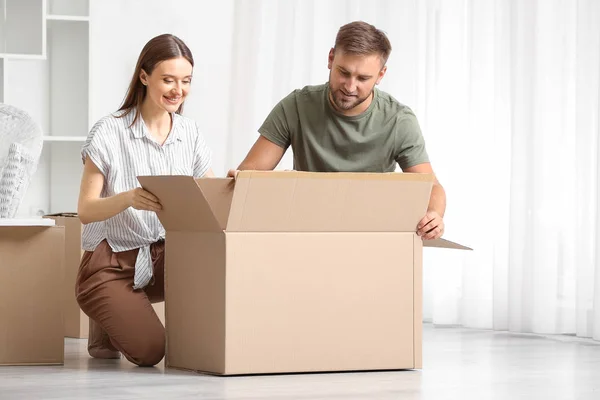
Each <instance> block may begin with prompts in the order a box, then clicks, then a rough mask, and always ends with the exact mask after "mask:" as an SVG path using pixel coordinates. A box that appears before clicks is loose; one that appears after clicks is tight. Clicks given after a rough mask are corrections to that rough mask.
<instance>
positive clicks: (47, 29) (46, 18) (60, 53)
mask: <svg viewBox="0 0 600 400" xmlns="http://www.w3.org/2000/svg"><path fill="white" fill-rule="evenodd" d="M89 8H90V7H89V0H0V15H2V14H3V11H4V10H5V12H4V14H3V15H2V17H0V78H1V79H0V101H2V102H5V103H7V104H11V105H14V106H16V107H19V108H21V109H23V110H25V111H27V112H28V113H29V114H31V115H32V117H33V118H34V119H36V121H38V123H39V125H40V126H41V128H42V131H43V132H44V137H43V140H44V147H43V151H42V156H41V159H40V163H39V166H38V170H37V172H36V174H35V176H34V178H33V181H32V182H31V184H30V186H29V189H28V191H27V194H26V196H25V199H24V201H23V204H22V205H21V208H20V209H19V212H18V217H21V218H25V217H31V216H36V215H40V214H47V213H55V212H73V211H76V210H77V198H78V195H79V184H80V181H81V173H82V171H83V164H82V161H81V156H80V151H81V146H82V145H83V143H84V142H85V139H86V135H87V133H88V131H89V128H90V124H89V114H90V113H89V42H90V41H89V21H90V15H89ZM17 39H19V40H17Z"/></svg>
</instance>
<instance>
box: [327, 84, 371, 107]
mask: <svg viewBox="0 0 600 400" xmlns="http://www.w3.org/2000/svg"><path fill="white" fill-rule="evenodd" d="M371 94H373V89H371V91H370V92H369V94H368V95H366V96H365V97H363V98H360V97H354V98H350V99H348V98H347V97H345V96H344V94H343V92H342V90H341V89H338V90H336V91H335V92H332V93H331V97H332V98H333V102H334V104H335V106H336V107H337V108H338V109H340V110H344V111H348V110H351V109H353V108H354V107H356V106H359V105H360V104H362V103H363V102H365V101H366V100H367V99H368V98H369V97H371Z"/></svg>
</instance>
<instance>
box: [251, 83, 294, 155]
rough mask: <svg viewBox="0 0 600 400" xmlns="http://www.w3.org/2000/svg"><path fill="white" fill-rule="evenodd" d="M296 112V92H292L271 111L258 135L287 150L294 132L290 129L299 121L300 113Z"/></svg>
mask: <svg viewBox="0 0 600 400" xmlns="http://www.w3.org/2000/svg"><path fill="white" fill-rule="evenodd" d="M296 110H297V109H296V97H295V92H292V93H290V94H289V95H287V96H286V97H284V98H283V99H282V100H281V101H280V102H279V103H277V105H276V106H275V107H274V108H273V109H272V110H271V112H270V113H269V115H268V116H267V118H266V119H265V121H264V122H263V124H262V125H261V127H260V128H259V129H258V133H260V134H261V135H262V136H263V137H264V138H265V139H267V140H269V141H270V142H273V143H275V144H276V145H278V146H279V147H281V148H283V149H284V150H287V148H288V147H289V146H290V143H291V135H292V132H291V130H290V127H291V126H293V125H295V122H294V119H295V120H296V121H297V120H298V112H297V111H296Z"/></svg>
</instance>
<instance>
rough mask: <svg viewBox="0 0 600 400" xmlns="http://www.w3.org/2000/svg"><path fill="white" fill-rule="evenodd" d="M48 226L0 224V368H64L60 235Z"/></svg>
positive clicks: (41, 222)
mask: <svg viewBox="0 0 600 400" xmlns="http://www.w3.org/2000/svg"><path fill="white" fill-rule="evenodd" d="M51 223H52V221H44V220H42V219H41V218H38V219H37V220H35V221H32V220H25V221H19V220H2V219H0V365H43V364H63V362H64V335H63V331H64V328H63V290H62V288H63V275H64V257H65V255H64V243H65V242H64V241H65V231H64V228H63V227H58V226H49V225H50V224H51ZM44 225H45V226H44ZM52 225H53V224H52ZM0 397H2V396H0Z"/></svg>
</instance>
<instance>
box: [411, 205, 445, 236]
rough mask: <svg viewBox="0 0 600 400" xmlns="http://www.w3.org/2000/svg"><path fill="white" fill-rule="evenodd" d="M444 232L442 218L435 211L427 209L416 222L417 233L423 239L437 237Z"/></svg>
mask: <svg viewBox="0 0 600 400" xmlns="http://www.w3.org/2000/svg"><path fill="white" fill-rule="evenodd" d="M443 234H444V219H443V218H442V217H441V216H440V215H439V214H438V213H437V212H436V211H428V212H427V214H425V216H424V217H423V219H422V220H421V221H419V223H418V224H417V235H419V236H421V238H422V239H423V240H431V239H439V238H440V237H441V236H442V235H443Z"/></svg>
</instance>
